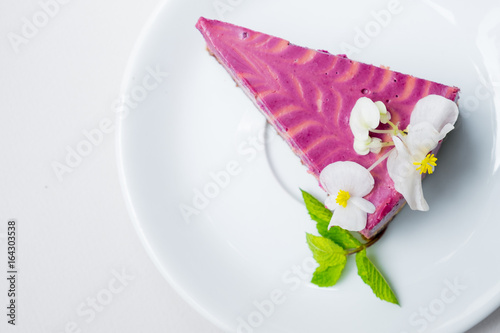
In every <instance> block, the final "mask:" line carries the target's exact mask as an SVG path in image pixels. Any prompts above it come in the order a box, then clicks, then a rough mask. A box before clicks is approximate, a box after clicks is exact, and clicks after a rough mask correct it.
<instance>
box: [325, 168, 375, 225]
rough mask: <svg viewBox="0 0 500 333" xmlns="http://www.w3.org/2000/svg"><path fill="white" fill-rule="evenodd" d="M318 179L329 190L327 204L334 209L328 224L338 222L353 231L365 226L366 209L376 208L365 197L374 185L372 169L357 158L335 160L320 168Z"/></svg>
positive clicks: (337, 223) (367, 210)
mask: <svg viewBox="0 0 500 333" xmlns="http://www.w3.org/2000/svg"><path fill="white" fill-rule="evenodd" d="M319 180H320V183H321V186H322V187H323V189H325V191H326V192H328V194H329V196H328V197H327V198H326V200H325V206H326V207H327V208H328V209H330V210H332V211H333V216H332V219H331V221H330V224H329V226H328V228H330V227H332V226H334V225H338V226H340V227H341V228H344V229H347V230H351V231H360V230H363V229H364V228H365V227H366V218H367V213H370V214H371V213H373V212H375V206H374V205H373V204H372V203H371V202H370V201H368V200H366V199H364V198H363V197H364V196H366V195H367V194H369V193H370V192H371V191H372V189H373V185H374V179H373V176H372V175H371V174H370V172H369V171H368V170H367V169H366V168H364V167H362V166H361V165H359V164H357V163H355V162H350V161H346V162H343V161H342V162H335V163H332V164H329V165H327V166H326V167H325V168H324V169H323V171H321V173H320V175H319Z"/></svg>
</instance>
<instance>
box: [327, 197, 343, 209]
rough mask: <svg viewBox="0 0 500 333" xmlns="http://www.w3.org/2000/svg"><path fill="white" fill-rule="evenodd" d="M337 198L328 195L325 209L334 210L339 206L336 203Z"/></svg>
mask: <svg viewBox="0 0 500 333" xmlns="http://www.w3.org/2000/svg"><path fill="white" fill-rule="evenodd" d="M336 199H337V197H336V195H329V196H327V197H326V199H325V207H326V208H328V209H329V210H335V209H337V208H338V207H339V206H340V205H339V204H338V203H337V200H336Z"/></svg>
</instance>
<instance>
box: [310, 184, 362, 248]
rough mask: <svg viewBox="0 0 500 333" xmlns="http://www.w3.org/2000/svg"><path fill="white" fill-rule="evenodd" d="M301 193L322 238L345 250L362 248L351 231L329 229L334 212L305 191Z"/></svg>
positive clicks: (339, 228) (334, 227)
mask: <svg viewBox="0 0 500 333" xmlns="http://www.w3.org/2000/svg"><path fill="white" fill-rule="evenodd" d="M301 191H302V197H303V198H304V203H305V204H306V208H307V211H308V212H309V215H310V216H311V219H312V220H314V221H316V228H317V229H318V232H319V234H320V235H321V236H323V237H326V238H328V239H330V240H332V241H334V242H335V243H336V244H338V245H340V246H342V248H344V249H348V248H356V247H358V246H361V243H360V242H359V241H358V240H357V239H356V238H355V237H354V236H353V235H352V234H351V233H350V232H349V231H347V230H345V229H342V228H341V227H338V226H333V227H331V228H330V229H328V225H329V224H330V220H331V219H332V212H331V211H330V210H329V209H328V208H326V207H325V205H324V204H323V203H321V202H320V201H319V200H318V199H316V198H315V197H313V196H312V195H310V194H309V193H307V192H306V191H304V190H301Z"/></svg>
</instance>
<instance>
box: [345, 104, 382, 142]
mask: <svg viewBox="0 0 500 333" xmlns="http://www.w3.org/2000/svg"><path fill="white" fill-rule="evenodd" d="M379 123H380V111H379V109H378V107H377V106H376V105H375V103H373V101H372V100H371V99H369V98H368V97H361V98H360V99H358V100H357V101H356V104H354V107H353V109H352V111H351V116H350V118H349V126H350V127H351V131H352V134H353V135H354V137H355V138H358V139H362V140H366V139H367V138H368V137H369V134H368V131H369V130H371V129H375V128H377V127H378V125H379Z"/></svg>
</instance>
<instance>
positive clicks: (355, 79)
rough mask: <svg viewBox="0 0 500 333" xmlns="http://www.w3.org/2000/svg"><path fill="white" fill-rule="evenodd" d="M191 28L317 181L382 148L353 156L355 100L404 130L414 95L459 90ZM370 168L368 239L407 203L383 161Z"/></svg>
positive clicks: (280, 42) (242, 32)
mask: <svg viewBox="0 0 500 333" xmlns="http://www.w3.org/2000/svg"><path fill="white" fill-rule="evenodd" d="M196 27H197V28H198V30H200V32H201V33H202V35H203V37H204V38H205V40H206V43H207V46H208V50H209V51H210V53H211V54H212V55H213V56H214V57H215V58H216V59H217V60H218V61H219V62H220V64H222V66H224V68H225V69H226V70H227V71H228V72H229V74H231V76H232V77H233V79H234V80H235V81H236V83H237V84H238V85H239V86H240V87H241V88H242V89H243V90H244V91H245V93H246V94H247V95H248V97H249V98H250V99H251V100H252V101H253V102H254V103H255V104H256V105H257V107H258V108H259V109H260V110H261V111H262V113H263V114H264V115H265V116H266V118H267V120H268V121H269V123H271V124H272V125H273V126H274V128H275V129H276V130H277V131H278V133H279V134H280V135H281V136H282V137H283V139H284V140H285V141H286V142H287V143H288V144H289V145H290V147H291V148H292V150H293V151H294V152H295V154H297V155H298V156H299V157H300V159H301V161H302V163H303V164H304V165H306V166H307V168H308V170H309V172H310V173H311V174H312V175H313V176H314V177H316V178H317V179H318V178H319V174H320V172H321V171H322V170H323V168H324V167H326V166H327V165H329V164H330V163H333V162H337V161H353V162H356V163H359V164H360V165H362V166H364V167H365V168H368V167H370V166H371V165H372V164H374V163H375V162H376V161H377V160H378V159H379V158H380V157H381V156H382V155H383V154H385V153H386V149H382V151H381V152H380V153H379V154H375V153H370V154H367V155H358V154H357V153H356V152H355V151H354V149H353V141H354V137H353V134H352V132H351V130H350V127H349V117H350V114H351V110H352V109H353V106H354V104H355V103H356V101H357V100H358V99H359V98H361V97H368V98H370V99H371V100H373V101H374V102H375V101H381V102H383V103H384V104H385V106H386V108H387V110H388V111H389V112H390V114H391V117H392V118H391V121H392V122H393V123H395V124H396V123H399V128H402V129H404V128H406V126H407V125H408V123H409V120H410V115H411V112H412V110H413V107H414V105H415V104H416V103H417V101H418V100H419V99H421V98H423V97H425V96H427V95H431V94H433V95H440V96H443V97H445V98H447V99H450V100H452V101H455V100H456V99H457V94H458V91H459V89H458V88H456V87H450V86H446V85H443V84H439V83H436V82H432V81H428V80H424V79H419V78H416V77H414V76H411V75H406V74H402V73H398V72H395V71H391V70H389V69H388V68H385V67H377V66H372V65H368V64H364V63H361V62H357V61H354V60H351V59H348V58H347V57H346V56H345V55H333V54H330V53H328V52H326V51H321V50H313V49H309V48H305V47H300V46H296V45H293V44H291V43H290V42H288V41H287V40H284V39H281V38H278V37H274V36H270V35H267V34H264V33H260V32H256V31H253V30H250V29H247V28H243V27H239V26H236V25H232V24H229V23H225V22H220V21H216V20H209V19H206V18H203V17H202V18H200V19H199V21H198V23H197V24H196ZM383 126H384V125H382V127H381V128H382V129H383ZM384 135H388V134H381V135H380V136H379V137H380V138H382V139H390V137H384ZM386 141H387V140H386ZM371 173H372V175H373V177H374V180H375V186H374V188H373V190H372V192H371V193H370V194H368V195H367V196H366V197H365V198H366V199H367V200H369V201H370V202H372V203H373V204H374V205H375V207H376V210H375V212H374V213H373V214H368V220H367V225H366V228H365V229H364V230H362V231H361V234H363V235H364V236H365V237H367V238H371V237H373V236H374V235H375V234H376V233H377V232H378V231H380V230H382V229H383V227H384V226H385V225H386V224H387V223H388V222H389V221H390V220H391V219H392V217H393V216H394V215H395V214H396V213H397V212H398V211H399V209H400V208H401V207H402V206H403V204H404V203H405V200H404V198H403V196H402V195H401V194H400V193H398V192H397V191H396V190H395V189H394V183H393V181H392V179H391V178H390V177H389V174H388V172H387V167H386V161H385V160H384V161H383V162H382V163H380V164H379V165H377V166H376V167H375V168H374V169H373V170H372V171H371Z"/></svg>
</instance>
